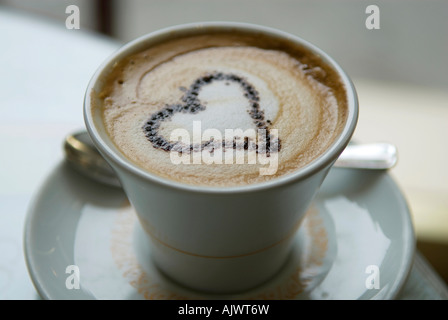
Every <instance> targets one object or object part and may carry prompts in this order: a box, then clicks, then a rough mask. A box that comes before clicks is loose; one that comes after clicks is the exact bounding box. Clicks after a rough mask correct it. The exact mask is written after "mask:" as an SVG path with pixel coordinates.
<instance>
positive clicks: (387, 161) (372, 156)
mask: <svg viewBox="0 0 448 320" xmlns="http://www.w3.org/2000/svg"><path fill="white" fill-rule="evenodd" d="M396 163H397V148H396V147H395V146H394V145H392V144H389V143H370V144H350V145H348V146H347V148H345V150H344V151H343V152H342V154H341V155H340V157H339V158H338V159H337V160H336V162H335V164H334V165H335V167H342V168H358V169H390V168H392V167H393V166H395V164H396Z"/></svg>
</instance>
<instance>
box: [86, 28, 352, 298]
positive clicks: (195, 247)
mask: <svg viewBox="0 0 448 320" xmlns="http://www.w3.org/2000/svg"><path fill="white" fill-rule="evenodd" d="M213 30H226V31H231V30H233V31H235V30H236V31H238V30H240V31H247V30H248V31H256V32H258V33H262V34H264V35H268V36H274V37H277V38H278V37H280V38H283V39H288V40H289V41H293V42H294V43H297V44H298V45H301V46H304V47H306V48H308V49H309V50H310V51H312V52H314V53H315V54H316V55H318V56H320V57H321V58H322V59H323V60H324V61H325V62H326V63H327V64H328V65H329V66H330V67H331V68H333V69H334V70H335V71H336V72H337V73H338V75H339V76H340V78H341V80H342V82H343V84H344V86H345V88H346V95H347V99H348V116H347V121H346V124H345V127H344V129H343V131H342V133H341V134H340V136H339V137H338V138H337V139H336V140H335V141H334V143H333V144H332V145H331V146H330V147H329V148H328V149H327V150H326V151H325V153H324V154H323V155H322V156H320V157H318V158H317V159H316V160H314V161H313V162H311V163H310V164H309V165H307V166H306V167H304V168H301V169H298V170H297V171H296V172H294V173H293V174H289V175H285V176H282V177H279V178H277V179H273V180H270V181H268V182H263V183H259V184H250V185H246V186H239V187H222V188H218V187H214V188H208V187H202V186H194V185H187V184H183V183H179V182H175V181H172V180H168V179H165V178H162V177H159V176H156V175H154V174H151V173H149V172H147V171H144V170H142V169H141V168H139V167H138V166H136V165H135V164H133V163H132V162H131V161H129V160H128V159H127V158H126V157H125V156H124V155H123V154H122V153H120V151H119V150H118V149H117V147H116V146H115V145H114V143H113V142H112V141H111V139H110V137H109V136H108V134H107V132H106V129H105V127H104V125H103V122H102V119H101V113H100V112H99V111H98V109H95V108H92V105H93V104H94V103H98V101H94V100H95V99H97V98H95V96H94V95H92V94H91V93H92V91H93V92H98V91H99V89H100V88H101V86H102V81H101V79H102V76H103V75H104V73H105V72H107V70H108V69H110V68H111V66H112V65H113V64H114V63H116V62H117V61H119V60H121V59H122V58H124V57H126V56H128V55H130V54H133V53H136V52H139V51H141V50H143V49H145V48H148V47H150V46H151V45H152V44H155V43H159V42H160V41H163V40H168V39H170V38H173V37H176V36H180V35H193V34H197V33H203V32H209V31H213ZM92 99H93V100H92ZM84 118H85V123H86V127H87V130H88V132H89V134H90V136H91V137H92V140H93V141H94V143H95V145H96V146H97V148H98V150H99V151H100V153H101V154H102V155H103V156H104V157H105V159H106V160H107V161H108V162H109V164H110V165H111V166H112V167H113V168H114V170H115V171H116V173H117V175H118V177H119V179H120V181H121V184H122V186H123V188H124V190H125V192H126V194H127V196H128V198H129V200H130V202H131V204H132V206H133V207H134V208H135V210H136V212H137V215H138V218H139V220H140V222H141V225H142V227H143V229H144V230H145V231H146V234H147V235H148V241H149V243H150V248H151V256H152V258H153V260H154V262H155V264H156V265H157V266H158V267H159V268H160V270H161V271H162V272H163V273H165V274H166V275H168V276H169V277H170V278H172V279H173V280H174V281H177V282H178V283H180V284H182V285H185V286H187V287H189V288H193V289H197V290H201V291H206V292H213V293H231V292H238V291H242V290H246V289H250V288H252V287H255V286H257V285H259V284H261V283H263V282H264V281H266V280H268V279H269V278H271V277H273V276H274V275H275V274H276V273H277V272H278V271H279V270H280V268H281V267H282V265H284V263H285V261H286V259H287V257H288V255H289V253H290V252H291V246H292V242H293V238H294V237H293V235H294V234H295V232H296V230H297V229H298V227H299V225H300V223H301V221H302V220H303V218H304V216H305V213H306V210H307V208H308V206H309V205H310V203H311V201H312V200H313V198H314V196H315V195H316V193H317V191H318V190H319V187H320V186H321V184H322V182H323V181H324V179H325V176H326V175H327V173H328V171H329V169H330V168H331V166H332V165H333V163H334V161H335V160H336V159H337V158H338V156H339V155H340V154H341V153H342V151H343V150H344V148H345V147H346V145H347V144H348V142H349V140H350V138H351V136H352V134H353V132H354V129H355V126H356V122H357V118H358V101H357V96H356V92H355V89H354V86H353V84H352V82H351V81H350V79H349V78H348V76H347V75H346V74H345V72H344V71H343V70H342V69H341V68H340V66H338V64H337V63H336V62H335V61H334V60H333V59H332V58H330V57H329V56H328V55H327V54H326V53H324V52H323V51H321V50H320V49H318V48H316V47H315V46H314V45H312V44H310V43H308V42H306V41H304V40H302V39H300V38H298V37H296V36H294V35H291V34H288V33H285V32H282V31H278V30H274V29H271V28H267V27H262V26H256V25H251V24H245V23H230V22H207V23H196V24H187V25H180V26H174V27H171V28H167V29H163V30H160V31H157V32H153V33H150V34H148V35H145V36H142V37H140V38H138V39H136V40H134V41H132V42H130V43H128V44H126V45H125V46H123V47H122V48H121V49H119V50H118V51H117V52H115V53H114V54H113V55H112V56H111V57H109V58H108V59H107V60H106V61H105V62H104V63H103V65H102V66H101V67H100V68H99V69H98V71H97V72H96V73H95V75H94V76H93V78H92V80H91V82H90V83H89V85H88V88H87V92H86V97H85V102H84Z"/></svg>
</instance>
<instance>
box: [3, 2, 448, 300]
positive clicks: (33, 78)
mask: <svg viewBox="0 0 448 320" xmlns="http://www.w3.org/2000/svg"><path fill="white" fill-rule="evenodd" d="M0 43H1V44H2V49H1V50H0V57H1V59H0V70H2V71H1V74H2V76H1V77H0V88H1V89H0V110H1V113H0V114H1V116H0V150H1V152H2V154H1V157H0V299H2V300H5V299H20V300H22V299H39V296H38V294H37V292H36V290H35V289H34V287H33V284H32V282H31V279H30V277H29V275H28V271H27V268H26V265H25V260H24V255H23V243H22V238H23V228H24V221H25V217H26V214H27V210H28V206H29V203H30V200H31V199H32V198H33V196H34V194H35V193H36V191H37V190H38V188H39V187H40V185H41V184H42V183H43V181H44V179H45V178H46V177H47V175H48V174H49V173H50V172H51V170H52V169H53V168H54V166H55V165H56V164H57V163H59V162H60V160H61V159H62V158H63V150H62V139H63V138H64V136H66V135H67V134H68V133H70V132H72V131H74V130H78V129H82V128H84V123H83V118H82V103H83V98H84V92H85V89H86V87H87V83H88V81H89V79H90V77H91V75H92V73H93V72H94V70H96V68H97V67H98V66H99V64H100V63H101V62H102V61H103V60H104V59H105V58H106V57H107V56H108V55H109V54H111V53H112V52H113V51H114V50H115V49H116V48H118V46H119V43H117V42H115V41H113V40H110V39H107V38H104V37H101V36H99V35H96V34H92V33H88V32H86V31H84V30H67V29H66V28H65V24H64V23H62V22H61V23H60V24H57V23H50V22H46V21H42V20H39V19H36V18H34V17H30V16H23V15H19V14H17V13H16V12H13V11H8V10H6V9H4V8H3V7H1V6H0ZM355 84H356V82H355ZM360 86H361V89H362V91H365V93H363V96H365V97H369V95H371V94H374V93H375V95H374V96H377V95H376V93H377V92H376V91H372V90H373V89H374V90H380V92H383V93H384V92H386V93H385V94H387V91H381V87H379V88H378V87H377V86H376V87H375V86H372V85H371V83H369V82H368V81H362V82H360ZM372 88H373V89H372ZM363 102H365V101H363ZM360 124H363V125H364V128H365V129H364V131H362V130H361V133H360V134H359V137H360V138H362V139H365V140H368V139H369V138H370V136H369V135H370V134H372V133H371V132H370V131H368V130H369V126H370V127H371V126H372V123H370V124H369V120H368V118H365V117H361V118H360ZM366 130H367V131H366ZM398 178H400V175H399V174H398ZM399 182H400V181H399ZM398 298H399V299H447V298H448V291H447V289H446V286H445V284H444V283H443V281H442V280H441V279H440V278H439V276H438V275H437V274H436V272H435V271H434V269H433V268H432V267H431V266H430V265H429V264H428V263H427V262H426V261H425V260H424V259H423V258H422V256H421V255H420V254H419V253H418V252H417V253H416V257H415V262H414V265H413V268H412V270H411V273H410V275H409V278H408V280H407V282H406V284H405V286H404V288H403V289H402V292H401V293H400V295H399V297H398Z"/></svg>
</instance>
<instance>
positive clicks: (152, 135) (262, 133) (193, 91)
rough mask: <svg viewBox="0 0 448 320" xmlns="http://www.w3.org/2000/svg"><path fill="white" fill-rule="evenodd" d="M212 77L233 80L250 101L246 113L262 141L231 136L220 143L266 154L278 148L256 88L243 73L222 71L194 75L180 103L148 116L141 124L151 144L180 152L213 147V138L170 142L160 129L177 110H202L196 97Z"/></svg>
mask: <svg viewBox="0 0 448 320" xmlns="http://www.w3.org/2000/svg"><path fill="white" fill-rule="evenodd" d="M215 81H225V82H233V83H236V84H238V85H239V86H240V87H241V88H242V90H243V93H244V97H245V98H246V99H247V100H248V102H249V105H250V109H249V110H248V113H249V115H250V117H251V118H252V121H253V123H254V125H255V127H256V128H257V129H258V135H259V136H258V141H259V142H260V141H261V142H263V143H261V144H256V143H252V144H251V143H250V142H249V141H248V140H247V139H245V140H244V141H243V142H242V144H238V143H237V141H236V140H237V137H233V141H231V142H230V143H229V142H228V141H222V142H221V143H220V145H219V146H221V147H222V148H226V147H228V146H229V145H230V146H231V147H232V148H233V149H237V148H244V149H246V150H247V149H249V148H250V147H251V146H252V147H253V148H255V149H256V151H257V152H258V153H260V152H265V153H266V154H267V155H269V153H270V152H278V151H279V150H280V140H279V139H278V138H277V137H273V136H272V135H271V133H270V131H269V126H268V124H267V122H268V121H266V120H265V115H264V112H263V110H261V109H260V97H259V94H258V92H257V90H256V89H255V88H254V86H253V85H251V84H250V83H249V82H248V81H247V80H246V79H244V78H243V77H240V76H238V75H235V74H232V73H222V72H214V73H209V74H206V75H204V76H202V77H200V78H198V79H196V80H195V81H194V82H193V83H192V84H191V86H190V88H189V89H185V94H184V95H183V96H182V98H181V101H182V103H179V104H171V105H166V106H165V107H164V108H163V109H161V110H159V111H157V112H155V113H153V114H152V115H151V116H150V118H149V119H148V121H147V122H146V123H145V124H144V125H143V131H144V133H145V136H146V137H147V139H148V140H149V141H150V142H151V143H152V145H153V147H154V148H156V149H161V150H164V151H178V152H179V153H182V152H192V151H193V152H194V151H201V150H202V149H204V148H207V147H209V148H210V147H211V148H210V151H213V150H214V148H216V147H217V145H216V143H214V141H213V138H212V139H211V140H209V141H206V142H203V143H202V144H200V145H195V144H189V145H182V144H181V143H180V142H171V141H170V140H168V139H166V138H165V137H164V136H163V135H162V134H160V133H159V129H160V125H161V123H162V122H165V121H168V120H170V119H172V118H173V116H174V115H175V114H177V113H185V114H197V113H199V112H201V111H204V110H205V109H206V105H205V104H204V103H202V102H201V100H200V99H199V93H200V91H201V89H202V88H203V87H204V86H207V85H210V84H211V83H213V82H215Z"/></svg>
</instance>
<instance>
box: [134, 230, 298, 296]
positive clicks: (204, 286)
mask: <svg viewBox="0 0 448 320" xmlns="http://www.w3.org/2000/svg"><path fill="white" fill-rule="evenodd" d="M141 232H142V233H143V235H144V237H143V239H145V240H148V241H147V244H145V246H146V247H147V250H146V252H151V254H150V255H148V256H147V257H146V258H147V259H151V260H152V261H153V263H154V265H155V266H156V267H157V269H158V270H159V271H160V272H161V273H162V274H163V275H165V276H166V277H167V278H169V279H171V280H172V281H174V282H175V283H177V284H179V285H181V286H184V287H186V288H188V289H193V290H196V291H199V292H202V293H208V294H236V293H241V292H244V291H247V290H250V289H253V288H256V287H258V286H259V285H262V284H263V283H265V282H267V281H269V280H270V279H272V278H273V277H275V275H276V274H278V273H279V272H280V271H281V269H282V267H283V266H284V265H285V264H286V262H287V260H288V258H289V256H290V254H291V252H292V239H293V238H294V237H289V238H288V239H285V240H284V241H282V242H280V243H279V244H276V245H275V246H272V247H270V248H266V249H264V250H261V251H259V252H256V253H252V254H246V255H239V256H234V257H206V256H200V255H194V254H189V253H185V252H182V251H180V250H176V249H174V248H171V247H168V246H166V245H164V244H162V243H160V242H158V241H157V240H155V239H153V238H151V237H150V236H149V235H148V234H147V233H146V232H144V231H143V230H142V231H141ZM142 250H144V248H142Z"/></svg>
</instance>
